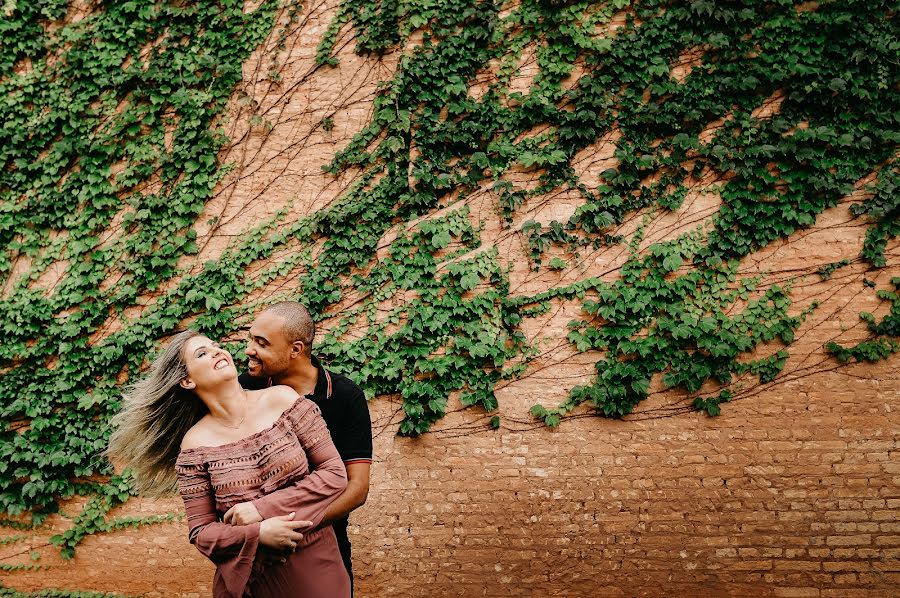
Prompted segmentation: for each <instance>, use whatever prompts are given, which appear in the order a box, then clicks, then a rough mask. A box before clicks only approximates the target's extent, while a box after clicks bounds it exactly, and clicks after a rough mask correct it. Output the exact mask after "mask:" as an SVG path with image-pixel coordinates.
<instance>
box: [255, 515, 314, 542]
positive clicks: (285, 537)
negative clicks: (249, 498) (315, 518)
mask: <svg viewBox="0 0 900 598" xmlns="http://www.w3.org/2000/svg"><path fill="white" fill-rule="evenodd" d="M294 515H295V513H290V514H288V515H279V516H278V517H272V518H270V519H266V520H265V521H263V522H262V523H260V524H259V543H260V544H262V545H263V546H268V547H269V548H274V549H275V550H294V549H295V548H297V544H298V543H299V542H300V540H302V539H303V534H302V533H301V532H300V531H299V530H304V531H305V530H307V529H309V528H310V527H312V521H294Z"/></svg>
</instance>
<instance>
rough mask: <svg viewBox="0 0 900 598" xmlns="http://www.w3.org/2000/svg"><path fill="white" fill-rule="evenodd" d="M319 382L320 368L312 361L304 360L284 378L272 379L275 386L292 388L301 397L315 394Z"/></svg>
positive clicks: (285, 374)
mask: <svg viewBox="0 0 900 598" xmlns="http://www.w3.org/2000/svg"><path fill="white" fill-rule="evenodd" d="M318 381H319V368H317V367H316V366H314V365H313V364H312V361H311V360H304V363H298V364H297V365H296V366H295V367H293V368H292V369H290V370H288V371H287V372H285V373H284V375H282V376H278V377H274V376H273V377H272V383H273V384H284V385H285V386H290V387H291V388H293V389H294V390H295V391H297V394H299V395H300V396H301V397H303V396H306V395H311V394H312V393H313V392H315V390H316V383H317V382H318Z"/></svg>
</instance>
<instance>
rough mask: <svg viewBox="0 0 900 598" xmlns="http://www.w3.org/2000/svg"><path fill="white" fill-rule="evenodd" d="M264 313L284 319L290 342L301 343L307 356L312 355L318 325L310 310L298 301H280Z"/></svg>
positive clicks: (285, 330)
mask: <svg viewBox="0 0 900 598" xmlns="http://www.w3.org/2000/svg"><path fill="white" fill-rule="evenodd" d="M263 313H269V314H273V315H276V316H279V317H282V318H284V333H285V335H286V336H287V338H288V341H290V342H291V343H295V342H297V341H300V342H302V343H303V346H304V347H305V348H306V354H307V355H310V354H312V344H313V339H315V337H316V323H315V322H313V319H312V315H310V313H309V310H308V309H306V307H304V306H303V304H301V303H297V302H296V301H280V302H278V303H276V304H274V305H272V306H271V307H269V308H267V309H266V310H265V311H264V312H263Z"/></svg>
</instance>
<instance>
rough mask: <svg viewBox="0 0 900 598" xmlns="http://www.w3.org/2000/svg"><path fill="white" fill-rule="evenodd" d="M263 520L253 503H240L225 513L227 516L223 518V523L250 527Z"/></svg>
mask: <svg viewBox="0 0 900 598" xmlns="http://www.w3.org/2000/svg"><path fill="white" fill-rule="evenodd" d="M262 520H263V518H262V515H260V514H259V511H257V510H256V506H255V505H254V504H253V503H252V502H242V503H238V504H236V505H234V506H233V507H231V508H230V509H228V510H227V511H225V515H224V517H222V522H223V523H230V524H231V525H250V524H251V523H256V522H257V521H262Z"/></svg>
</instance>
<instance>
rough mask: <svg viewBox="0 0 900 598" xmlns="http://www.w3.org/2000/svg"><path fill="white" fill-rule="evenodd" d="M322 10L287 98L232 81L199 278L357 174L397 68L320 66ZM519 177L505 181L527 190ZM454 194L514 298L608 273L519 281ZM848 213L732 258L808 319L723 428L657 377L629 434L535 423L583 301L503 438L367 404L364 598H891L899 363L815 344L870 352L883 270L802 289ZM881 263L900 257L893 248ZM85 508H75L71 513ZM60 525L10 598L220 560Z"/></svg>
mask: <svg viewBox="0 0 900 598" xmlns="http://www.w3.org/2000/svg"><path fill="white" fill-rule="evenodd" d="M333 8H334V1H333V0H329V1H328V2H324V3H320V4H317V5H315V6H313V7H312V8H311V9H310V11H311V12H310V13H309V14H308V15H306V16H304V18H303V20H302V22H301V24H300V29H299V30H298V31H295V32H293V33H292V34H291V35H290V36H289V37H288V42H287V44H286V46H287V49H286V50H285V52H284V53H282V55H281V59H280V60H281V64H282V65H284V67H283V74H282V81H281V82H280V83H272V82H270V81H266V80H264V79H260V80H254V79H253V77H254V73H257V72H265V71H266V69H265V68H264V69H261V70H260V69H257V68H256V67H255V66H254V64H255V63H254V62H253V61H251V62H250V63H248V65H247V66H246V68H245V73H246V81H245V85H244V91H245V92H246V93H248V94H249V95H250V96H251V97H253V98H254V99H255V100H256V101H257V102H258V105H259V108H258V113H259V114H261V115H262V116H263V117H264V118H265V119H266V120H269V121H270V122H271V123H272V125H273V127H272V130H271V131H270V132H266V131H264V130H261V129H260V128H259V127H255V128H254V127H253V126H251V125H250V124H249V114H248V113H247V109H246V108H241V107H239V105H238V104H236V107H235V109H234V111H233V118H232V119H231V121H230V122H229V132H230V134H231V137H232V138H233V139H234V140H235V142H234V144H233V146H232V147H230V148H229V149H228V150H227V151H226V153H225V155H224V159H225V160H227V161H232V162H234V163H235V165H236V167H235V171H234V173H233V174H232V175H231V176H230V177H229V179H228V180H227V181H225V183H223V185H222V187H221V189H220V192H219V194H218V196H217V198H216V200H215V201H214V202H213V203H211V204H210V206H209V209H208V212H209V214H208V215H209V216H220V217H221V218H220V223H221V224H220V225H219V228H218V229H208V228H203V227H204V226H207V225H205V224H202V223H204V222H206V220H207V219H206V218H205V217H204V218H201V219H200V221H199V222H200V223H201V224H199V225H198V229H199V232H200V235H201V238H206V239H208V240H210V241H211V243H209V244H206V245H205V247H206V249H205V250H204V251H205V253H204V255H203V256H201V260H200V261H199V262H198V263H202V261H203V260H205V259H207V258H210V257H215V255H216V253H217V252H218V251H220V250H221V248H222V247H223V246H224V243H225V242H226V241H227V239H228V238H229V237H228V235H230V234H233V233H235V232H238V231H240V230H242V228H243V227H244V226H245V225H246V223H247V222H253V223H255V222H256V219H257V218H259V217H261V216H264V215H266V214H270V213H272V212H274V211H275V210H277V209H278V208H280V207H282V206H285V205H288V204H291V205H292V206H293V211H292V215H291V217H296V216H299V215H302V214H305V213H308V212H309V211H311V210H314V209H320V208H322V207H324V206H327V205H328V204H329V203H330V202H332V201H333V200H334V199H335V198H336V197H338V196H339V195H340V192H341V191H342V190H343V189H345V188H346V186H347V185H348V184H349V183H350V181H351V180H352V178H353V176H354V173H348V174H347V175H345V176H343V177H341V178H339V179H333V178H331V177H330V176H326V175H324V174H323V173H322V171H321V165H322V164H325V163H327V162H328V160H329V159H330V157H331V156H332V155H333V153H334V151H335V150H337V149H339V148H340V147H342V146H343V145H344V144H345V143H346V142H347V140H348V139H349V138H350V137H351V136H352V135H353V133H354V132H356V131H358V130H359V129H360V128H361V127H362V126H363V125H364V124H365V122H366V120H367V119H368V117H369V113H370V109H371V104H370V102H371V97H372V96H371V94H372V92H373V91H374V89H375V85H376V82H377V81H378V80H379V79H382V78H385V77H387V76H388V75H389V74H390V71H391V69H392V68H393V65H394V64H395V62H396V60H395V58H396V57H391V56H387V57H386V58H384V59H382V60H378V61H374V60H373V61H371V62H368V63H367V62H366V59H363V58H360V57H357V56H355V55H353V54H352V52H351V49H352V45H353V44H352V42H350V43H345V42H346V38H343V37H342V39H343V42H342V44H343V47H345V50H343V51H342V52H341V57H342V66H341V67H340V68H338V69H319V70H314V69H312V59H313V56H314V53H315V44H316V43H317V42H318V39H319V35H320V34H321V31H322V30H323V29H324V26H325V24H326V23H327V19H328V17H329V15H330V14H331V11H333ZM311 73H312V74H311ZM527 76H530V75H529V74H528V73H523V77H527ZM244 105H245V104H241V105H240V106H244ZM325 117H333V119H334V123H335V128H334V130H333V131H331V132H330V133H326V132H324V131H323V130H322V128H321V126H320V124H321V120H322V119H323V118H325ZM298 140H300V141H298ZM614 141H615V135H610V136H609V138H608V139H605V140H602V141H601V142H599V143H598V145H597V147H596V148H593V150H594V151H592V152H584V155H583V156H580V157H579V159H578V164H576V167H577V169H578V171H579V172H582V173H584V176H586V177H590V176H596V172H599V171H600V170H602V169H605V168H608V167H610V166H611V165H613V166H614V164H610V163H609V161H610V160H611V159H612V158H611V157H612V152H611V151H610V145H609V144H610V143H613V142H614ZM613 161H614V160H613ZM592 173H593V174H592ZM529 176H531V177H532V178H533V176H532V175H529V174H528V173H521V172H517V173H512V174H511V175H509V178H511V179H515V180H516V182H517V184H521V185H523V186H524V185H527V184H529V180H528V177H529ZM517 177H518V178H517ZM707 183H712V181H709V182H704V184H703V185H700V186H699V188H698V191H697V192H696V193H693V194H692V195H691V196H690V197H689V199H688V200H687V201H686V202H685V205H684V206H683V208H682V211H681V213H680V217H679V215H672V214H660V215H658V216H657V217H656V218H654V219H652V220H651V221H650V224H649V226H648V228H647V236H646V241H645V245H646V243H649V242H652V241H659V240H661V239H665V238H671V237H672V236H674V235H675V234H677V233H678V232H680V231H683V230H685V228H684V227H685V223H686V222H687V223H689V222H695V223H696V222H699V221H701V220H702V219H704V218H708V217H709V216H710V215H711V214H713V213H714V211H715V209H717V202H718V199H717V196H716V195H715V193H714V192H713V191H708V192H704V191H703V188H704V185H706V184H707ZM467 201H468V203H469V205H470V206H471V207H472V210H473V217H474V218H476V219H477V218H483V219H485V220H486V222H485V226H484V232H483V239H484V245H485V247H489V246H492V245H493V246H497V247H498V248H500V250H501V251H500V255H501V256H503V258H504V259H506V260H507V261H508V262H509V263H511V264H513V266H514V267H513V269H512V272H511V278H512V288H513V289H515V292H516V293H533V292H535V291H539V290H543V289H546V288H549V287H550V286H552V285H558V284H563V283H565V282H566V281H569V282H571V281H572V280H575V279H577V278H582V277H585V276H588V275H600V276H604V277H606V278H615V276H616V268H617V267H618V266H620V265H621V263H622V261H623V260H624V259H625V257H624V253H623V252H622V251H621V248H620V247H619V248H605V249H603V250H601V251H599V252H596V253H593V254H589V255H586V256H583V258H582V260H581V261H580V262H579V264H578V267H573V268H571V269H569V270H566V271H563V272H548V271H546V270H545V271H542V272H539V273H534V272H532V271H531V270H530V269H529V268H528V267H527V265H526V263H525V261H524V260H523V259H522V255H523V254H522V248H521V242H520V240H519V239H517V238H516V236H515V235H513V234H510V232H509V231H504V230H502V229H501V227H500V225H499V222H498V220H497V218H496V216H495V215H494V216H491V210H492V209H493V207H492V203H491V201H490V195H489V194H488V193H487V192H480V193H479V192H476V193H474V194H473V195H472V196H471V198H470V199H469V200H467ZM574 201H575V199H574V198H569V197H554V198H553V200H552V201H542V202H539V203H537V204H535V205H533V206H526V207H525V208H524V209H523V213H522V214H520V215H519V216H518V218H520V219H523V220H524V219H527V218H534V219H537V220H540V221H549V220H550V219H552V218H557V219H559V218H565V217H566V216H567V214H569V213H571V211H572V210H573V209H574V203H573V202H574ZM850 201H852V198H848V200H847V201H844V202H842V203H841V204H840V205H839V206H837V207H836V208H834V209H832V210H829V211H828V212H827V213H826V214H824V215H823V216H822V217H821V218H820V219H819V221H818V222H817V223H816V226H815V227H814V228H813V229H811V230H810V231H805V232H803V233H802V234H798V235H797V236H796V238H792V239H790V240H788V241H785V242H777V243H774V244H772V245H771V246H770V247H768V248H766V249H765V250H763V251H762V252H760V253H758V254H756V255H754V256H751V257H750V258H748V259H747V260H746V261H745V263H744V264H742V269H741V273H742V275H745V276H750V275H755V274H759V273H763V272H768V274H766V276H767V277H768V278H767V281H769V282H774V281H779V280H784V279H786V278H787V277H788V276H801V278H800V279H799V280H798V282H797V283H796V284H795V287H794V296H795V299H796V301H797V306H798V307H797V310H796V311H799V309H800V307H802V306H805V305H807V304H808V303H809V302H811V301H813V300H819V301H821V302H822V305H821V307H820V308H819V309H818V310H816V312H814V313H813V314H812V315H811V316H810V318H809V319H808V320H807V322H806V323H805V324H804V325H803V327H801V329H800V331H799V334H798V339H797V342H796V343H795V344H794V345H793V346H792V347H791V349H790V350H791V354H792V357H791V359H790V360H789V361H788V365H787V367H786V369H785V372H784V373H783V374H782V375H781V376H780V377H779V378H778V379H777V380H776V381H775V382H774V383H771V384H768V385H766V386H764V387H758V386H754V381H753V380H752V379H748V381H747V382H748V387H747V390H746V392H744V393H743V394H740V395H739V398H738V399H737V400H735V401H733V402H732V403H730V404H727V405H725V406H724V408H723V414H722V415H721V416H720V417H718V418H709V417H706V416H703V415H699V414H697V413H693V412H690V411H689V410H686V409H685V406H686V405H688V404H689V400H688V398H687V397H686V396H685V395H684V394H682V393H679V392H677V391H667V392H663V391H661V388H660V385H659V381H658V380H655V381H654V385H653V387H652V388H653V390H654V393H653V394H652V396H651V398H650V399H648V400H647V401H646V402H645V403H644V404H642V405H641V406H640V407H639V410H638V412H637V413H636V414H635V415H633V416H631V417H629V418H626V419H625V420H623V421H610V420H604V419H599V418H596V417H593V416H591V415H590V414H589V413H588V412H586V411H584V412H578V413H577V415H576V417H575V418H573V419H570V420H567V421H565V422H564V423H563V425H562V426H561V427H560V428H559V429H558V430H549V429H546V428H544V427H542V426H540V425H537V424H535V423H534V422H532V421H531V420H530V419H529V418H528V417H527V411H528V409H529V408H530V407H531V405H533V404H535V403H541V404H544V405H548V406H549V405H555V404H557V403H558V402H559V401H560V400H562V399H563V398H564V397H565V396H566V394H567V393H568V391H569V390H570V389H571V388H572V387H573V386H574V385H576V384H579V383H583V382H584V381H586V380H588V379H589V378H590V375H591V372H592V367H593V362H594V361H596V359H598V356H597V355H592V354H588V355H576V354H574V353H573V351H572V348H571V346H570V345H568V344H567V343H566V342H565V340H564V339H565V334H566V323H567V322H568V321H569V320H571V319H572V318H574V317H578V315H579V307H578V304H577V303H569V304H562V305H559V306H557V307H558V309H555V310H552V311H551V313H550V314H548V315H547V316H545V317H543V318H540V319H535V320H532V321H527V322H526V323H525V324H524V327H525V332H526V334H527V336H528V337H529V338H530V339H533V340H535V341H540V342H541V343H542V345H541V346H542V348H543V349H544V354H543V355H542V357H541V358H540V359H538V360H536V361H535V362H534V363H533V364H532V366H531V367H530V369H529V373H528V375H527V376H526V377H525V378H523V379H521V380H517V381H514V382H511V383H506V385H505V386H504V387H502V388H500V389H499V390H498V398H499V400H500V415H501V416H502V420H503V428H502V429H501V430H498V431H490V430H488V429H487V426H486V425H485V424H486V421H485V418H484V417H482V415H483V414H480V413H478V412H474V411H465V412H461V413H452V414H451V415H449V416H448V417H447V418H445V419H444V420H442V421H441V422H439V423H438V425H437V426H436V430H435V432H434V433H433V434H429V435H426V436H424V437H422V438H418V439H407V438H398V437H396V436H395V435H394V434H395V431H396V424H397V421H398V407H399V406H398V403H397V402H396V400H395V399H392V398H391V397H381V398H379V399H377V400H376V401H374V402H373V403H372V405H371V408H372V412H373V419H374V422H375V431H376V434H377V435H376V442H375V448H376V463H375V464H374V466H373V477H372V490H371V494H370V497H369V500H368V503H367V504H366V505H365V506H364V507H363V508H362V509H360V510H359V511H357V512H356V513H355V514H354V516H353V518H352V523H353V525H352V526H351V538H352V540H353V542H354V553H355V564H356V572H357V590H358V591H357V595H358V596H362V597H381V596H410V597H416V596H422V597H425V596H427V597H429V598H436V597H439V596H534V597H545V596H625V597H631V596H779V597H822V598H824V597H839V598H852V597H854V596H865V597H867V598H871V597H878V596H884V597H888V596H895V595H896V593H897V591H896V588H897V587H898V586H900V517H898V515H900V414H898V401H897V397H898V396H900V377H898V376H897V374H896V368H897V363H898V362H897V361H896V360H893V361H887V362H883V363H880V364H875V365H856V366H846V367H837V365H838V364H837V363H836V362H834V361H832V360H830V359H829V358H828V357H827V356H826V355H824V354H823V352H822V349H821V348H822V345H823V344H824V343H825V342H827V341H828V340H832V339H836V340H839V341H842V342H848V343H849V342H853V341H854V340H859V339H861V338H863V337H864V336H865V332H866V331H865V327H864V326H863V325H861V324H860V321H859V318H858V313H859V312H860V311H862V310H867V311H874V313H876V314H883V313H884V309H885V306H884V305H883V304H881V303H879V302H878V301H877V300H876V299H875V297H874V293H873V292H860V291H861V289H862V287H861V281H862V278H863V277H868V278H870V279H872V280H875V281H876V282H877V283H878V284H879V286H882V287H883V286H884V285H885V284H886V283H887V281H888V279H889V278H890V276H891V275H897V269H896V267H895V266H891V267H889V268H887V269H885V270H883V271H881V272H870V271H866V269H865V266H863V265H853V266H851V267H848V268H845V269H841V270H839V271H838V272H837V273H836V274H835V276H834V277H832V279H831V280H828V281H823V280H821V279H820V278H819V277H817V276H815V275H814V274H812V273H814V272H815V270H816V269H817V268H819V267H821V266H822V265H825V264H828V263H831V262H835V261H838V260H840V259H842V258H845V257H848V258H854V257H856V256H857V255H858V254H859V249H860V246H861V242H862V236H863V234H864V230H863V229H862V228H861V227H860V226H858V222H855V221H854V222H851V218H850V215H849V211H848V209H847V206H848V204H849V203H850ZM632 225H633V223H632ZM514 228H515V227H514ZM896 253H897V244H896V243H893V244H891V245H890V246H889V254H891V255H893V256H896ZM895 261H896V260H895V259H893V260H892V262H891V263H895ZM804 274H810V275H808V276H803V275H804ZM276 284H278V283H276ZM261 295H265V292H264V293H261ZM327 325H328V322H326V326H327ZM777 349H778V347H770V348H766V349H764V350H763V351H767V350H777ZM77 508H78V504H71V505H67V507H66V511H67V512H77ZM178 509H180V501H179V500H177V499H173V500H167V501H159V502H153V501H146V500H135V501H132V502H131V503H129V504H128V505H127V506H126V507H125V508H124V509H123V510H122V511H121V513H119V514H123V515H128V514H150V513H161V512H167V511H172V510H178ZM66 525H68V522H67V520H66V519H64V518H62V517H55V518H53V519H52V520H51V521H50V527H49V528H48V529H46V530H42V531H41V532H39V533H38V534H37V535H36V536H34V537H33V538H31V539H30V540H29V541H27V542H19V543H15V544H9V545H0V562H4V563H14V562H27V561H28V553H29V552H31V551H32V550H37V551H38V552H39V553H40V554H41V555H42V556H41V559H40V561H39V563H41V564H43V565H46V568H45V569H41V570H38V571H24V572H17V573H9V574H4V577H3V578H2V583H3V584H5V585H8V586H11V587H16V588H20V589H36V588H47V587H57V588H78V589H89V590H98V591H120V592H127V593H132V594H141V595H146V596H165V597H169V596H176V597H192V596H207V595H209V592H210V582H211V578H212V566H211V565H210V564H209V563H208V562H206V561H205V560H204V559H203V558H202V557H200V556H199V554H198V553H196V551H195V550H194V549H193V547H191V546H190V545H189V544H188V543H187V539H186V526H185V524H184V523H183V522H180V523H173V524H167V525H158V526H152V527H147V528H143V529H140V530H130V531H124V532H119V533H115V534H108V535H101V536H95V537H90V538H88V539H87V540H85V542H84V543H83V545H82V546H81V547H79V549H78V552H77V556H76V558H75V559H74V561H72V562H63V561H61V560H60V559H59V557H58V556H57V555H56V552H55V551H54V550H53V549H52V548H50V547H47V546H46V545H45V544H46V538H47V537H49V535H51V534H52V533H54V532H55V531H58V530H59V529H63V528H64V527H65V526H66Z"/></svg>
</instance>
